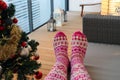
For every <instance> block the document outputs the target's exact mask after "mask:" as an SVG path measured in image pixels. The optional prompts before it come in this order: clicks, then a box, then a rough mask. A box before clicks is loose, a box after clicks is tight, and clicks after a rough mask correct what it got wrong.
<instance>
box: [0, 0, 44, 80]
mask: <svg viewBox="0 0 120 80" xmlns="http://www.w3.org/2000/svg"><path fill="white" fill-rule="evenodd" d="M14 15H15V6H14V5H13V4H12V3H11V4H9V5H7V4H6V3H5V2H4V1H3V0H0V80H1V79H4V80H12V78H13V75H14V74H15V73H16V74H17V80H26V79H27V78H26V75H35V78H36V79H40V78H41V77H42V73H41V72H40V71H38V69H39V68H40V66H41V63H38V62H37V60H38V59H39V55H38V54H37V52H36V51H37V46H38V45H39V43H38V42H37V41H35V40H30V39H29V37H28V36H27V34H26V33H25V32H24V31H22V30H21V29H20V28H19V26H18V25H17V22H18V20H17V18H15V16H14Z"/></svg>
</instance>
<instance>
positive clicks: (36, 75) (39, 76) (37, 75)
mask: <svg viewBox="0 0 120 80" xmlns="http://www.w3.org/2000/svg"><path fill="white" fill-rule="evenodd" d="M35 78H36V79H41V78H42V72H39V71H37V72H36V73H35Z"/></svg>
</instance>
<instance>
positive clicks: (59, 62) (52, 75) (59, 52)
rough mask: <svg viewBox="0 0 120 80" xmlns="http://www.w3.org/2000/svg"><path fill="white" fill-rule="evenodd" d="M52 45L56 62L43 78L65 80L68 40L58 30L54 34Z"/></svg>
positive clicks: (67, 61)
mask: <svg viewBox="0 0 120 80" xmlns="http://www.w3.org/2000/svg"><path fill="white" fill-rule="evenodd" d="M53 46H54V51H55V55H56V63H55V64H54V66H53V68H52V69H51V71H50V72H49V74H48V75H47V77H46V78H45V80H67V67H68V63H69V59H68V56H67V49H68V42H67V37H66V35H65V34H64V33H63V32H58V33H57V34H56V35H55V37H54V43H53Z"/></svg>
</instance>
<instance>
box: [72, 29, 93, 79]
mask: <svg viewBox="0 0 120 80" xmlns="http://www.w3.org/2000/svg"><path fill="white" fill-rule="evenodd" d="M71 45H72V55H71V80H92V79H91V77H90V75H89V74H88V71H87V70H86V68H85V66H84V63H83V61H84V57H85V54H86V48H87V38H86V36H85V35H84V34H83V33H81V32H80V31H77V32H75V33H74V34H73V35H72V42H71Z"/></svg>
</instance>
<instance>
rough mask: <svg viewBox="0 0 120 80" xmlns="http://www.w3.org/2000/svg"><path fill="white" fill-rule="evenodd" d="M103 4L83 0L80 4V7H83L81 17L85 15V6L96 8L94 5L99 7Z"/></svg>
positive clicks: (97, 0) (97, 1)
mask: <svg viewBox="0 0 120 80" xmlns="http://www.w3.org/2000/svg"><path fill="white" fill-rule="evenodd" d="M99 4H101V1H100V0H94V1H91V0H82V1H81V3H80V7H81V17H82V16H83V13H84V6H94V5H99Z"/></svg>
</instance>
